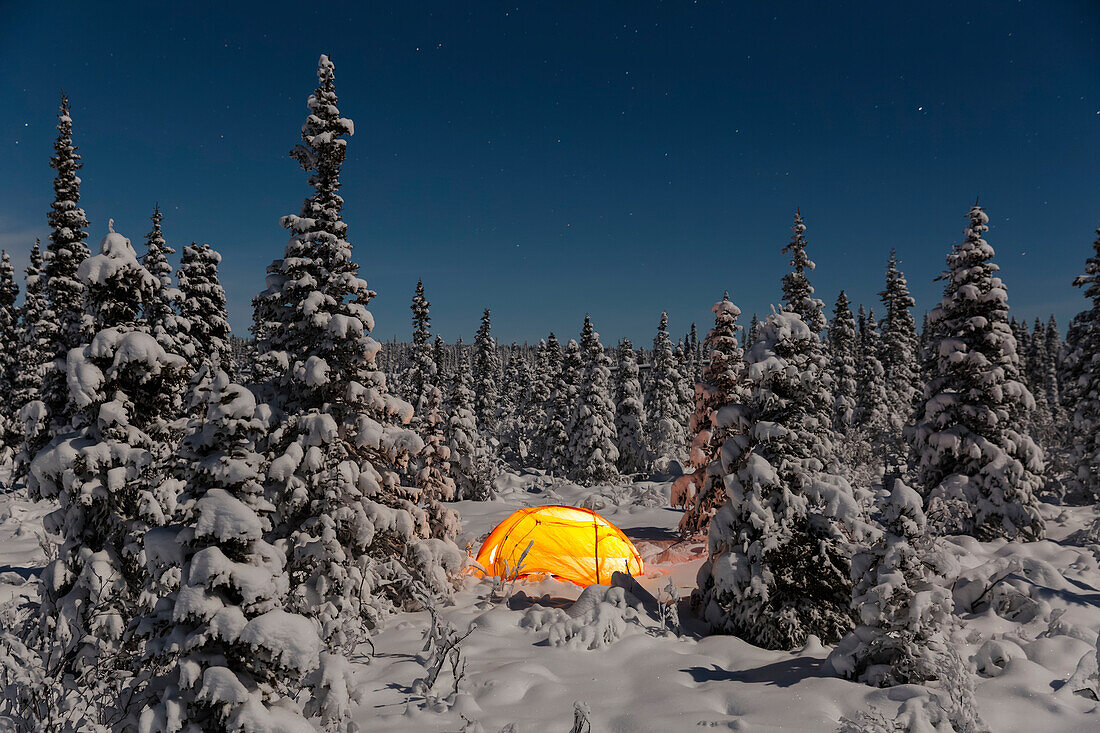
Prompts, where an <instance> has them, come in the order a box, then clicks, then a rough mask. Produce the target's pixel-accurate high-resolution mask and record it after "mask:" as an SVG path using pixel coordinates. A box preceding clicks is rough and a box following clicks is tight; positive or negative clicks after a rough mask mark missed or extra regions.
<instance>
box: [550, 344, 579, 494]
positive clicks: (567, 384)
mask: <svg viewBox="0 0 1100 733" xmlns="http://www.w3.org/2000/svg"><path fill="white" fill-rule="evenodd" d="M583 379H584V358H583V357H582V356H581V347H580V344H578V343H577V340H576V339H569V341H568V342H567V343H566V344H565V352H564V353H563V355H562V359H561V378H560V381H559V382H558V386H559V389H560V391H559V392H558V393H557V394H556V395H555V396H554V400H555V404H554V410H555V417H557V416H559V415H560V420H561V424H562V425H563V426H564V427H563V430H562V434H563V435H564V436H565V440H564V442H563V444H562V445H561V446H560V447H559V448H558V450H557V453H556V454H555V457H556V461H555V464H554V467H555V468H556V469H557V471H558V473H559V474H560V475H562V476H571V475H572V474H573V471H574V469H575V468H576V455H575V454H574V452H573V436H574V435H575V434H576V432H577V430H578V428H579V425H578V423H577V418H578V412H577V404H578V403H579V402H580V394H581V388H582V387H583V384H582V380H583Z"/></svg>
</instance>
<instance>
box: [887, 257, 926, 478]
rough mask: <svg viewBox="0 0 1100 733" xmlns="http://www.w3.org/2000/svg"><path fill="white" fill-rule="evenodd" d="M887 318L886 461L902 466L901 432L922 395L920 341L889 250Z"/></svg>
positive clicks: (902, 279)
mask: <svg viewBox="0 0 1100 733" xmlns="http://www.w3.org/2000/svg"><path fill="white" fill-rule="evenodd" d="M879 298H881V299H882V304H883V306H884V307H885V309H886V315H885V316H884V317H883V319H882V342H881V345H880V347H879V361H880V362H881V363H882V369H883V377H884V380H885V385H886V417H887V439H888V442H887V451H888V453H889V456H888V457H887V462H888V463H889V464H890V465H892V466H900V465H902V464H904V463H905V461H906V452H907V450H908V446H907V445H906V444H905V442H904V440H903V438H902V429H903V428H904V426H905V424H906V423H908V422H909V420H910V418H912V416H913V410H914V409H915V408H916V405H917V398H918V397H919V396H920V390H921V381H920V373H919V370H918V369H917V364H918V357H919V354H920V340H919V339H918V338H917V326H916V321H914V320H913V312H912V308H913V305H914V301H913V297H912V296H911V295H910V294H909V284H908V283H907V282H906V280H905V274H904V273H902V271H901V270H899V269H898V258H897V254H896V253H895V252H894V250H890V259H889V261H887V263H886V286H885V287H884V288H883V290H882V292H880V293H879Z"/></svg>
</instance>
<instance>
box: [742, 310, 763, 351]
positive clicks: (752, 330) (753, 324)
mask: <svg viewBox="0 0 1100 733" xmlns="http://www.w3.org/2000/svg"><path fill="white" fill-rule="evenodd" d="M758 338H760V321H759V320H757V318H756V314H755V313H753V314H752V320H751V321H749V332H748V334H747V335H746V336H745V345H746V346H751V345H752V344H755V343H756V339H758Z"/></svg>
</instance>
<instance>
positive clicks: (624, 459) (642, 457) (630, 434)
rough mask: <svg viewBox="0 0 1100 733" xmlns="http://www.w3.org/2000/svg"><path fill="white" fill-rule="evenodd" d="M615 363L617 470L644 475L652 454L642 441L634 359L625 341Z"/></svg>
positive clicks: (643, 421)
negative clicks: (616, 363) (616, 366)
mask: <svg viewBox="0 0 1100 733" xmlns="http://www.w3.org/2000/svg"><path fill="white" fill-rule="evenodd" d="M618 366H619V368H618V370H617V371H616V372H615V447H616V448H617V449H618V451H619V471H621V472H622V473H625V474H644V473H646V472H647V471H649V467H650V465H651V462H652V460H653V456H652V454H651V453H650V451H649V445H648V441H647V440H646V414H645V403H644V402H643V401H642V385H641V384H640V383H639V381H638V359H637V357H636V356H635V354H634V346H633V345H632V344H631V343H630V341H629V340H625V339H624V340H623V341H620V342H619V365H618Z"/></svg>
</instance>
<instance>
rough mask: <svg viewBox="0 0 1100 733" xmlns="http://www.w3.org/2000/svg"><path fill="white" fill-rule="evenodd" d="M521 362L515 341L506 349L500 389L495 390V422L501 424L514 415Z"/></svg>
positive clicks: (517, 397)
mask: <svg viewBox="0 0 1100 733" xmlns="http://www.w3.org/2000/svg"><path fill="white" fill-rule="evenodd" d="M521 361H523V357H522V355H521V354H520V353H519V344H517V343H516V342H515V341H513V342H512V345H511V346H509V347H508V357H507V359H505V360H504V364H503V368H502V370H501V378H500V388H499V389H498V390H497V422H498V423H500V422H503V421H504V420H507V419H508V418H509V417H511V416H512V415H513V414H514V413H515V409H516V400H517V399H519V389H518V387H519V384H518V382H517V380H518V379H519V362H521Z"/></svg>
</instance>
